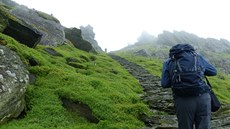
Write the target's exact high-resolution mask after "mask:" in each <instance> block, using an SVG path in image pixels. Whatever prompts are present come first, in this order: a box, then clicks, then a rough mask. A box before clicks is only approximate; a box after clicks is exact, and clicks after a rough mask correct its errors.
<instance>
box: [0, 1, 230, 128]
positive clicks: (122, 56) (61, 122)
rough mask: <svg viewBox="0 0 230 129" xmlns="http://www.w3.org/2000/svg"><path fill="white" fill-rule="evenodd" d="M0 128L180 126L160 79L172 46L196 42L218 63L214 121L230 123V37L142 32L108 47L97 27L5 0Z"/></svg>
mask: <svg viewBox="0 0 230 129" xmlns="http://www.w3.org/2000/svg"><path fill="white" fill-rule="evenodd" d="M0 18H1V20H0V57H1V58H0V98H1V101H0V110H1V112H0V129H45V128H47V129H164V128H171V129H174V128H177V121H176V117H175V114H174V108H173V99H172V93H171V90H170V89H163V88H162V87H161V85H160V77H161V69H162V63H163V61H164V59H166V58H167V57H168V50H169V48H170V47H171V46H172V45H174V44H176V43H178V42H179V43H180V42H181V43H184V42H187V43H190V44H192V45H194V46H195V47H196V49H197V50H198V52H199V53H201V54H202V55H204V56H205V57H207V58H208V59H209V60H210V62H211V63H213V64H214V65H215V66H216V67H217V68H218V76H216V77H212V78H210V82H211V83H212V84H213V89H214V91H215V92H216V94H217V95H218V98H220V100H221V103H222V107H221V110H220V111H218V112H216V113H213V117H212V125H213V127H212V128H213V129H216V128H222V129H225V128H226V129H227V128H229V127H230V126H229V125H230V122H229V119H230V93H229V92H230V76H229V74H230V66H229V63H230V62H229V58H230V51H229V50H230V43H229V41H227V40H224V39H221V40H216V39H211V38H209V39H204V38H200V37H198V36H196V35H194V34H189V33H187V32H173V33H171V32H167V31H165V32H163V33H162V34H160V35H158V37H155V36H152V35H150V34H148V33H146V32H145V33H143V34H142V35H141V36H140V37H139V38H138V41H139V42H137V43H135V44H134V45H130V46H128V47H126V48H124V49H121V50H119V51H116V52H112V53H109V54H108V53H105V52H103V51H102V50H101V48H100V46H98V43H97V41H96V40H95V39H94V37H95V33H94V32H93V27H92V26H90V25H88V26H86V27H83V26H81V27H80V28H75V27H74V28H66V27H64V26H62V25H61V23H60V22H59V20H58V19H57V18H55V17H54V16H52V15H49V14H46V13H44V12H40V11H37V10H35V9H29V8H28V7H25V6H23V5H19V4H17V3H15V2H13V1H11V0H0Z"/></svg>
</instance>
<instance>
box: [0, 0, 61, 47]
mask: <svg viewBox="0 0 230 129" xmlns="http://www.w3.org/2000/svg"><path fill="white" fill-rule="evenodd" d="M0 4H4V5H5V6H8V7H10V13H11V14H13V15H14V16H15V17H16V18H18V19H20V20H22V21H23V22H25V23H26V24H27V27H28V29H31V30H34V31H35V32H36V33H40V34H41V39H40V40H39V44H42V45H49V46H57V45H59V44H63V43H64V40H65V34H64V27H63V26H62V25H61V24H60V22H59V21H58V19H56V18H55V17H53V16H52V15H49V14H46V13H43V12H40V11H37V10H35V9H29V8H28V7H26V6H23V5H18V4H17V3H15V2H13V1H10V0H0ZM39 38H40V37H39ZM16 40H18V39H16ZM32 46H34V45H32Z"/></svg>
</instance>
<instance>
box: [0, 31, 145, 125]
mask: <svg viewBox="0 0 230 129" xmlns="http://www.w3.org/2000/svg"><path fill="white" fill-rule="evenodd" d="M0 40H1V42H3V41H4V44H6V45H7V46H8V47H9V48H10V49H11V50H14V51H16V52H17V53H18V54H19V56H20V57H21V59H22V61H23V62H24V63H25V64H27V65H28V70H29V72H30V73H32V74H34V75H35V76H36V81H35V82H34V83H32V84H29V85H28V89H27V92H26V97H25V98H26V103H27V105H26V110H25V112H26V113H25V115H24V116H21V117H20V118H18V119H14V120H11V121H9V122H8V123H6V124H4V125H1V127H0V128H1V129H25V128H26V129H44V128H48V129H53V128H55V129H56V128H57V129H136V128H140V127H143V126H145V125H144V123H143V122H142V121H140V120H139V119H138V118H139V115H141V114H148V113H149V108H148V106H147V105H146V104H144V103H143V102H142V101H141V99H140V96H139V94H141V93H142V88H141V86H140V84H139V83H138V81H137V80H136V79H135V78H134V77H132V76H131V75H130V74H129V73H128V72H127V71H126V70H124V68H123V67H122V66H121V65H120V64H119V63H117V62H116V61H114V60H113V59H111V58H110V57H109V56H108V55H106V54H105V53H100V54H97V55H94V54H92V53H87V52H84V51H81V50H78V49H76V48H73V47H70V45H68V44H66V45H61V46H58V47H52V48H53V49H54V50H55V51H57V52H58V53H60V54H61V55H63V56H51V55H49V54H48V53H47V52H46V51H44V48H46V47H45V46H40V45H38V46H37V47H36V48H35V49H32V48H29V47H27V46H25V45H23V44H20V43H18V42H17V41H15V40H14V39H12V38H10V37H8V36H6V35H4V34H2V33H0ZM31 58H32V59H33V60H36V62H37V65H35V66H32V65H30V62H29V60H28V59H31ZM67 62H72V63H73V64H74V63H75V65H74V66H73V65H70V64H69V63H67ZM82 67H83V68H82ZM114 71H115V72H114ZM60 98H67V99H71V100H72V101H75V102H82V103H84V104H86V105H88V106H89V107H90V109H91V110H92V113H93V115H94V116H95V117H96V118H97V119H99V123H97V124H95V123H90V122H88V121H87V120H86V119H85V118H83V117H81V116H79V115H76V114H74V113H71V112H68V111H67V110H66V109H65V108H64V107H63V106H62V101H61V100H60Z"/></svg>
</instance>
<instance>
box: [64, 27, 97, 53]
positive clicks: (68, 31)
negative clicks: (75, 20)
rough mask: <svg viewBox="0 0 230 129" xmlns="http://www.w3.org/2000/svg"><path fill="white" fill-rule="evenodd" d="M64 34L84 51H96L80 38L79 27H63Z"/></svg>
mask: <svg viewBox="0 0 230 129" xmlns="http://www.w3.org/2000/svg"><path fill="white" fill-rule="evenodd" d="M65 36H66V38H67V39H68V40H69V41H71V42H72V43H73V45H74V47H76V48H78V49H80V50H83V51H86V52H93V53H97V50H96V49H95V48H94V47H93V45H92V44H91V43H90V42H88V41H86V40H84V39H83V38H82V31H81V30H80V29H77V28H65Z"/></svg>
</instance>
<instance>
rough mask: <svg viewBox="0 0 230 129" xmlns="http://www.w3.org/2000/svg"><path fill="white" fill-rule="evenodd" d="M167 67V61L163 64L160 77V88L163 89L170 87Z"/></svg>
mask: <svg viewBox="0 0 230 129" xmlns="http://www.w3.org/2000/svg"><path fill="white" fill-rule="evenodd" d="M168 67H169V60H166V61H165V62H164V64H163V68H162V77H161V86H162V87H163V88H170V87H171V80H170V71H169V68H168Z"/></svg>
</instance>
